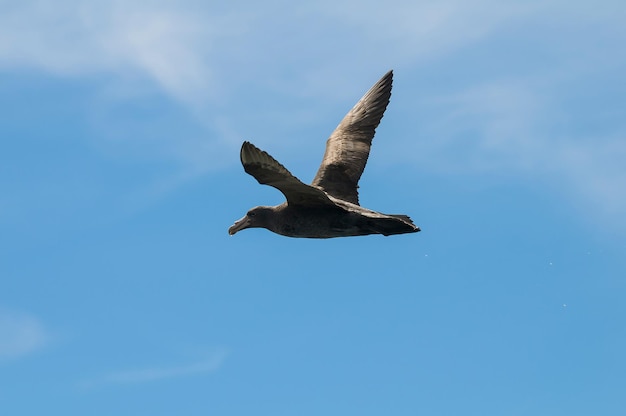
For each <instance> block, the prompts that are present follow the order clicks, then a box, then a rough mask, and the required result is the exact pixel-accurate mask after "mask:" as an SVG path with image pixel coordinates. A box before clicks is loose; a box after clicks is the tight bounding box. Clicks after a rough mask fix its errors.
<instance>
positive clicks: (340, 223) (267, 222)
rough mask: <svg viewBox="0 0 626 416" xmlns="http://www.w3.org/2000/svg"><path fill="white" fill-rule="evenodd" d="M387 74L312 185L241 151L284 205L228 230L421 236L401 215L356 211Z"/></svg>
mask: <svg viewBox="0 0 626 416" xmlns="http://www.w3.org/2000/svg"><path fill="white" fill-rule="evenodd" d="M391 80H392V72H391V71H389V72H388V73H387V74H385V75H384V76H383V78H381V80H380V81H378V82H377V83H376V84H375V85H374V86H373V87H372V88H371V89H370V90H369V91H368V92H367V93H366V94H365V95H364V96H363V98H361V100H359V102H358V103H357V104H356V105H355V106H354V108H352V110H350V112H349V113H348V114H347V115H346V116H345V117H344V119H343V120H342V121H341V123H340V124H339V126H337V128H336V129H335V131H334V132H333V133H332V135H331V136H330V138H329V139H328V142H327V144H326V152H325V154H324V159H323V161H322V165H321V166H320V168H319V170H318V172H317V175H316V176H315V178H314V179H313V182H312V184H311V185H306V184H304V183H302V182H301V181H300V180H299V179H298V178H296V177H295V176H293V175H292V174H291V173H290V172H289V171H288V170H287V169H286V168H285V167H284V166H283V165H281V164H280V163H278V162H277V161H276V160H275V159H274V158H273V157H271V156H270V155H269V154H267V153H266V152H264V151H262V150H260V149H258V148H257V147H256V146H254V145H253V144H252V143H249V142H244V143H243V145H242V147H241V163H242V165H243V166H244V169H245V171H246V172H247V173H249V174H250V175H252V176H254V177H255V178H256V179H257V181H258V182H259V183H261V184H265V185H270V186H273V187H275V188H277V189H278V190H280V191H281V192H282V193H283V194H284V195H285V197H286V198H287V201H286V202H284V203H282V204H280V205H277V206H273V207H267V206H260V207H255V208H252V209H251V210H250V211H248V213H247V214H246V216H245V217H243V218H242V219H241V220H239V221H237V222H235V224H234V225H233V226H232V227H230V228H229V229H228V232H229V234H231V235H233V234H235V233H237V232H238V231H241V230H243V229H245V228H266V229H268V230H270V231H273V232H275V233H277V234H280V235H284V236H287V237H302V238H332V237H349V236H359V235H368V234H382V235H385V236H388V235H393V234H404V233H413V232H417V231H420V229H419V228H418V227H416V226H415V225H414V224H413V222H412V221H411V219H410V218H409V217H408V216H406V215H401V214H400V215H388V214H382V213H379V212H376V211H372V210H369V209H367V208H363V207H361V206H360V205H359V199H358V192H357V188H358V181H359V178H360V177H361V174H362V173H363V169H364V168H365V163H366V162H367V158H368V156H369V150H370V146H371V141H372V138H373V137H374V132H375V129H376V127H377V126H378V124H379V123H380V119H381V118H382V116H383V113H384V111H385V109H386V108H387V104H388V103H389V97H390V96H391Z"/></svg>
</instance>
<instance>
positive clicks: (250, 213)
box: [248, 211, 256, 217]
mask: <svg viewBox="0 0 626 416" xmlns="http://www.w3.org/2000/svg"><path fill="white" fill-rule="evenodd" d="M255 215H256V212H252V211H250V212H248V217H254V216H255Z"/></svg>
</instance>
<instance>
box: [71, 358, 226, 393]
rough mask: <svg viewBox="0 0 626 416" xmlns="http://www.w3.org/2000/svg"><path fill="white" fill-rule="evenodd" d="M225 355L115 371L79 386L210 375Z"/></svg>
mask: <svg viewBox="0 0 626 416" xmlns="http://www.w3.org/2000/svg"><path fill="white" fill-rule="evenodd" d="M227 355H228V354H227V352H226V351H225V350H219V351H217V352H215V353H213V354H212V355H211V356H209V357H208V358H205V359H202V360H199V361H195V362H192V363H190V364H181V365H176V366H169V367H151V368H143V369H136V370H123V371H117V372H113V373H110V374H106V375H104V376H102V377H100V378H96V379H93V380H89V381H84V382H81V383H80V384H79V386H80V387H82V388H95V387H99V386H103V385H111V384H117V385H126V384H139V383H149V382H155V381H160V380H167V379H176V378H182V377H188V376H193V375H198V374H206V373H212V372H215V371H217V370H218V369H219V368H220V367H221V366H222V364H223V363H224V360H225V359H226V356H227Z"/></svg>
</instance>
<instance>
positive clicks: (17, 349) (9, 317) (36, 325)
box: [0, 309, 50, 360]
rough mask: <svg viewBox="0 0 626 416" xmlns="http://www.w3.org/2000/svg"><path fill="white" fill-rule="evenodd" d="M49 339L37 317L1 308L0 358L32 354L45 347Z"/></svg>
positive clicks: (13, 357)
mask: <svg viewBox="0 0 626 416" xmlns="http://www.w3.org/2000/svg"><path fill="white" fill-rule="evenodd" d="M49 339H50V337H49V334H48V333H47V332H46V330H45V329H44V326H43V324H42V323H41V322H40V321H39V320H38V319H37V318H35V317H33V316H31V315H28V314H24V313H19V312H14V311H7V310H2V309H0V360H2V359H15V358H19V357H22V356H25V355H28V354H31V353H33V352H35V351H37V350H39V349H41V348H43V347H44V346H45V345H46V344H47V342H48V341H49Z"/></svg>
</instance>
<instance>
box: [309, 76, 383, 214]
mask: <svg viewBox="0 0 626 416" xmlns="http://www.w3.org/2000/svg"><path fill="white" fill-rule="evenodd" d="M392 78H393V71H389V72H387V73H386V74H385V75H384V76H383V77H382V78H381V79H380V80H379V81H378V82H377V83H376V84H374V86H373V87H372V88H370V90H369V91H368V92H367V93H365V95H364V96H363V98H361V99H360V100H359V102H358V103H356V105H355V106H354V107H353V108H352V110H350V112H348V114H346V116H345V117H344V118H343V120H341V123H339V125H338V126H337V128H336V129H335V131H333V133H332V134H331V135H330V138H329V139H328V141H327V142H326V152H325V153H324V159H323V160H322V164H321V165H320V168H319V170H318V171H317V174H316V175H315V178H314V179H313V182H312V183H311V185H313V186H316V187H319V188H321V189H323V190H324V191H326V192H327V193H328V194H329V195H332V196H334V197H336V198H339V199H342V200H344V201H348V202H351V203H353V204H357V205H358V204H359V193H358V192H357V188H358V187H359V186H358V183H359V179H360V178H361V174H362V173H363V169H365V164H366V163H367V158H368V156H369V153H370V147H371V145H372V138H374V133H375V132H376V127H378V124H380V120H381V119H382V118H383V114H384V112H385V109H386V108H387V104H389V98H390V97H391V84H392Z"/></svg>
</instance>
